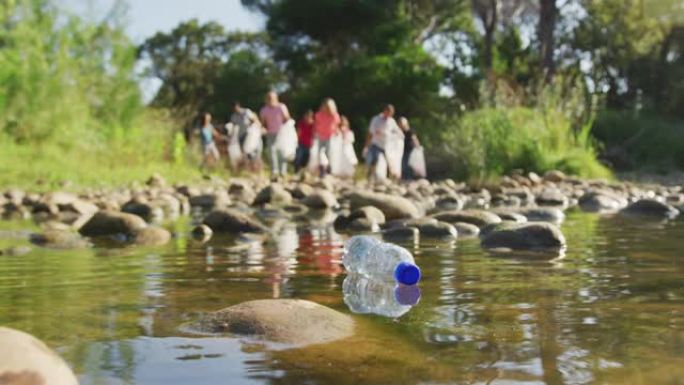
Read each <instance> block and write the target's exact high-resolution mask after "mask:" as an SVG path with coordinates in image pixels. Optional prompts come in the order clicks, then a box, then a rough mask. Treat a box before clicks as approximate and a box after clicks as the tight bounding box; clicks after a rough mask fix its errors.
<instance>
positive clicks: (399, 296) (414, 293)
mask: <svg viewBox="0 0 684 385" xmlns="http://www.w3.org/2000/svg"><path fill="white" fill-rule="evenodd" d="M394 299H396V300H397V303H398V304H400V305H408V306H413V305H415V304H417V303H418V301H419V300H420V288H419V287H418V285H412V286H406V285H401V284H400V285H397V287H396V288H395V289H394Z"/></svg>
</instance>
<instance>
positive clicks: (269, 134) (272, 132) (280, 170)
mask: <svg viewBox="0 0 684 385" xmlns="http://www.w3.org/2000/svg"><path fill="white" fill-rule="evenodd" d="M259 119H260V120H261V123H262V124H263V125H264V127H265V128H266V148H267V150H268V154H269V157H270V158H271V171H272V174H271V175H272V176H273V177H277V176H278V175H280V176H285V174H286V173H287V162H286V161H285V159H283V158H282V157H281V156H280V153H279V151H278V149H277V148H276V145H275V143H276V137H277V136H278V131H280V128H281V127H282V126H283V124H284V123H285V122H287V121H288V120H290V112H289V111H288V109H287V106H285V104H283V103H281V102H280V100H278V94H277V93H275V91H270V92H269V93H267V94H266V104H265V105H264V106H263V107H262V108H261V111H260V112H259Z"/></svg>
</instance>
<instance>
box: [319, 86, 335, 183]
mask: <svg viewBox="0 0 684 385" xmlns="http://www.w3.org/2000/svg"><path fill="white" fill-rule="evenodd" d="M339 126H340V114H339V113H338V112H337V105H336V104H335V101H334V100H333V99H331V98H325V99H324V100H323V103H322V104H321V107H320V108H319V109H318V112H316V115H315V116H314V132H315V135H316V139H318V154H316V155H317V156H318V168H319V170H320V175H321V178H322V177H324V176H325V174H326V172H327V171H328V167H329V162H325V161H324V159H327V160H328V161H329V160H330V138H332V136H333V135H335V134H336V133H337V131H338V130H339Z"/></svg>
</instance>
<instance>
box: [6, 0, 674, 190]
mask: <svg viewBox="0 0 684 385" xmlns="http://www.w3.org/2000/svg"><path fill="white" fill-rule="evenodd" d="M226 1H228V0H226ZM242 4H243V5H244V6H245V7H247V8H248V9H250V10H252V11H253V12H257V13H260V14H262V15H263V16H265V18H266V26H265V29H264V30H263V31H261V32H258V33H247V32H239V31H231V30H227V29H226V28H225V27H224V26H222V25H220V24H217V23H212V22H209V23H199V22H198V21H196V20H188V21H186V22H183V23H181V24H179V25H178V26H176V27H175V28H174V29H172V30H171V31H168V32H159V33H157V34H156V35H154V36H152V37H150V38H148V39H147V40H146V41H144V42H143V43H142V44H140V45H139V46H135V45H134V44H132V42H131V41H130V40H129V39H128V38H127V37H126V36H125V34H124V32H123V29H122V27H121V25H122V19H123V16H121V15H118V14H117V13H116V12H115V11H116V9H114V10H113V11H112V14H111V15H110V16H109V17H107V18H106V19H104V20H102V21H91V20H83V19H80V18H78V17H75V16H72V15H65V14H64V13H62V12H60V11H58V10H57V8H56V7H55V4H54V3H53V1H51V0H11V1H10V0H8V1H5V2H2V4H1V5H0V22H1V23H2V25H3V28H2V31H1V32H0V79H1V81H0V129H1V130H2V131H1V132H2V134H1V135H2V136H1V138H2V143H4V144H3V145H4V146H6V147H7V146H9V144H8V143H11V145H12V146H14V148H15V150H13V151H15V154H16V151H20V150H16V148H17V147H16V146H19V147H21V146H25V145H30V146H31V148H40V146H58V147H59V148H61V149H64V151H61V153H64V154H68V153H79V154H81V156H86V155H85V154H91V153H96V152H98V151H101V152H104V153H107V154H111V156H112V157H114V158H116V159H120V158H121V157H120V156H119V155H120V153H122V152H123V153H126V154H127V155H126V156H127V157H128V159H129V160H130V163H131V164H138V163H145V164H146V165H149V164H155V163H159V164H167V163H168V164H170V165H172V166H173V167H174V168H181V169H182V168H183V167H186V166H187V165H188V162H187V161H186V159H185V156H184V155H183V153H184V152H186V149H191V148H192V147H189V146H187V145H186V143H184V142H183V138H182V137H181V136H180V135H179V132H183V131H185V132H188V131H189V130H188V129H189V128H193V127H194V126H195V125H196V117H197V115H198V114H199V113H200V112H203V111H209V112H211V113H213V115H214V116H215V118H216V120H217V122H223V121H226V120H227V119H228V117H229V115H230V112H231V111H230V108H231V103H232V101H234V100H240V101H242V103H243V104H244V105H246V106H248V107H250V108H252V109H255V110H257V109H258V108H259V106H260V105H261V100H262V98H263V95H264V93H265V92H266V91H268V90H270V89H275V90H277V91H279V92H281V93H282V95H283V100H284V101H285V102H286V103H287V104H288V105H289V106H290V108H291V110H292V112H293V113H294V115H296V116H298V115H300V114H302V113H303V112H304V110H305V109H307V108H315V107H316V106H317V105H318V104H319V103H320V101H321V100H322V99H323V98H324V97H333V98H335V99H336V100H337V102H338V105H339V107H340V110H341V111H342V112H343V113H344V114H345V115H347V116H348V117H349V118H350V120H351V122H352V126H353V128H354V129H355V130H356V132H357V137H361V136H363V135H365V131H366V126H367V124H368V121H369V119H370V118H371V117H372V116H373V115H374V114H376V113H378V112H379V110H380V109H381V105H382V104H383V103H388V102H391V103H393V104H395V106H396V107H397V111H398V113H399V114H400V115H406V116H408V117H409V118H410V119H411V121H412V122H413V125H414V127H415V128H416V130H417V131H418V133H419V135H420V137H421V139H422V140H423V142H424V144H425V145H426V147H428V154H429V157H430V159H429V160H430V163H431V164H433V165H434V167H433V171H434V172H433V175H435V176H455V177H459V178H477V179H483V178H491V177H496V176H499V175H501V174H503V173H506V172H509V171H510V170H513V169H517V168H523V169H526V170H530V171H537V172H543V171H545V170H547V169H550V168H560V169H562V170H565V171H568V172H572V173H577V174H580V175H583V176H588V177H605V176H608V175H610V171H609V169H614V170H618V171H622V170H635V169H637V170H644V171H647V172H653V171H657V172H669V171H673V170H677V169H681V168H683V167H684V159H682V156H681V155H680V154H682V153H684V152H683V151H682V150H684V141H683V140H681V139H682V135H684V134H683V132H684V126H683V123H682V122H683V121H684V109H683V108H682V106H684V55H683V51H684V2H682V1H681V0H433V1H426V0H367V1H355V0H242ZM140 67H144V72H143V73H142V74H140V72H139V71H136V68H140ZM143 78H154V79H157V80H158V81H160V83H161V87H160V88H159V90H158V92H157V94H156V95H155V97H154V98H153V100H152V101H151V103H149V105H145V104H144V103H143V101H142V99H141V93H140V88H139V82H140V81H141V79H143ZM359 142H361V141H359ZM131 149H132V150H131ZM20 152H22V153H24V152H25V153H27V154H34V153H36V156H40V153H41V152H42V151H35V150H32V151H29V150H23V149H22V150H21V151H20ZM47 152H49V151H47ZM3 153H4V154H7V153H9V152H8V151H3ZM24 156H26V155H24ZM65 156H66V155H65ZM86 157H87V156H86ZM2 158H3V155H0V161H1V160H3V159H2ZM115 163H116V162H114V163H113V164H115ZM444 164H448V165H449V166H450V167H439V166H440V165H444ZM1 167H3V166H0V168H1ZM131 167H133V166H131ZM160 167H161V166H160ZM164 167H166V166H164ZM0 171H1V170H0ZM180 174H182V172H181V173H180Z"/></svg>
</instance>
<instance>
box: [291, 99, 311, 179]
mask: <svg viewBox="0 0 684 385" xmlns="http://www.w3.org/2000/svg"><path fill="white" fill-rule="evenodd" d="M313 137H314V112H313V110H307V111H306V112H305V113H304V116H302V118H301V119H299V122H297V140H298V146H297V154H296V155H295V172H299V170H301V169H303V168H306V166H307V165H308V164H309V156H310V155H311V146H312V145H313Z"/></svg>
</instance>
